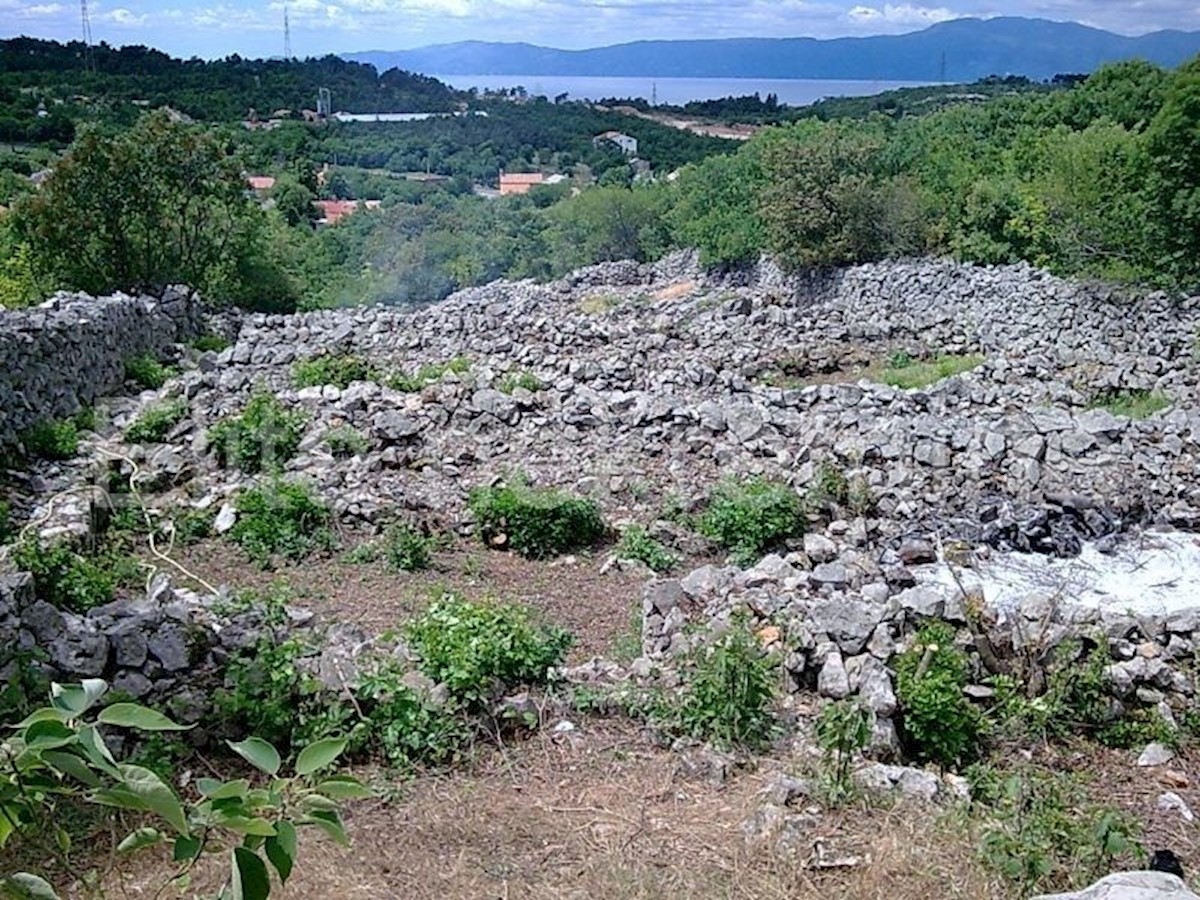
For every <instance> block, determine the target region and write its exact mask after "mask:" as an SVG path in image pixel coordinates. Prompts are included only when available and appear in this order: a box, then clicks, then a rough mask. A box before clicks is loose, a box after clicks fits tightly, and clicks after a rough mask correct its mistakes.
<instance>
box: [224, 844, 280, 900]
mask: <svg viewBox="0 0 1200 900" xmlns="http://www.w3.org/2000/svg"><path fill="white" fill-rule="evenodd" d="M230 888H231V892H230V898H231V900H266V898H267V896H268V895H270V893H271V876H270V875H268V874H267V864H266V863H264V862H263V861H262V858H261V857H260V856H259V855H258V854H257V853H252V852H250V851H249V850H247V849H246V848H245V847H234V848H233V871H232V872H231V877H230Z"/></svg>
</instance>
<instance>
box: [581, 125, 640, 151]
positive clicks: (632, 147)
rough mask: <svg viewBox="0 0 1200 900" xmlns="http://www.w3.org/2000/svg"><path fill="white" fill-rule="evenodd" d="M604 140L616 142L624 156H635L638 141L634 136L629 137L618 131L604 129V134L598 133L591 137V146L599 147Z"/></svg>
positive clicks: (611, 142)
mask: <svg viewBox="0 0 1200 900" xmlns="http://www.w3.org/2000/svg"><path fill="white" fill-rule="evenodd" d="M605 142H608V143H610V144H616V145H617V146H618V147H619V148H620V149H621V152H622V153H624V154H625V155H626V156H637V152H638V142H637V138H635V137H630V136H629V135H627V134H623V133H621V132H620V131H606V132H604V134H598V135H596V136H595V137H594V138H592V146H593V147H599V146H600V145H601V144H603V143H605Z"/></svg>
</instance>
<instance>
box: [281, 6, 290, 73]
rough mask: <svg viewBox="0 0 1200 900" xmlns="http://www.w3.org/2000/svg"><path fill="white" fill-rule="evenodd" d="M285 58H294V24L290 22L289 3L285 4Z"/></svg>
mask: <svg viewBox="0 0 1200 900" xmlns="http://www.w3.org/2000/svg"><path fill="white" fill-rule="evenodd" d="M283 58H284V59H291V58H292V26H291V25H290V24H289V23H288V8H287V4H286V3H285V4H283Z"/></svg>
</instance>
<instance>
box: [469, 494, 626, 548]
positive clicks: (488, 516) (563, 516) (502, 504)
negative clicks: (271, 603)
mask: <svg viewBox="0 0 1200 900" xmlns="http://www.w3.org/2000/svg"><path fill="white" fill-rule="evenodd" d="M469 502H470V507H471V511H472V512H473V513H474V514H475V518H476V520H477V521H478V524H479V534H480V537H482V538H483V540H484V541H485V542H486V543H487V544H488V545H489V546H493V547H511V548H512V549H513V550H516V551H517V552H518V553H520V554H522V555H523V556H527V557H529V558H530V559H546V558H547V557H551V556H557V555H558V554H560V553H567V552H569V551H571V550H576V549H579V548H583V547H589V546H591V545H592V544H594V543H596V542H597V541H598V540H600V538H602V537H603V536H604V533H605V527H604V520H603V519H602V518H601V516H600V508H599V507H598V506H597V505H596V503H595V502H594V501H592V500H585V499H582V498H580V497H570V496H568V495H566V494H563V493H561V492H559V491H555V490H551V489H548V488H541V489H539V488H532V487H529V486H528V485H526V484H523V483H516V484H512V485H507V486H504V487H488V488H479V489H477V490H474V491H472V492H471V497H470V501H469Z"/></svg>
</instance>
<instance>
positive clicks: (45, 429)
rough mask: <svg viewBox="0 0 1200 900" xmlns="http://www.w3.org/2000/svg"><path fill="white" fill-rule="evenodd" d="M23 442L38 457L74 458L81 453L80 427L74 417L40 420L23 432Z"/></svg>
mask: <svg viewBox="0 0 1200 900" xmlns="http://www.w3.org/2000/svg"><path fill="white" fill-rule="evenodd" d="M21 444H22V446H24V448H25V452H26V453H27V454H29V455H30V456H32V457H36V458H37V459H50V460H67V459H73V458H74V457H75V456H76V455H77V454H78V453H79V427H78V425H77V424H76V422H75V420H73V419H63V420H61V421H45V422H38V423H37V424H36V425H34V426H33V427H31V428H29V429H27V430H26V431H25V432H24V433H22V435H21Z"/></svg>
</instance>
